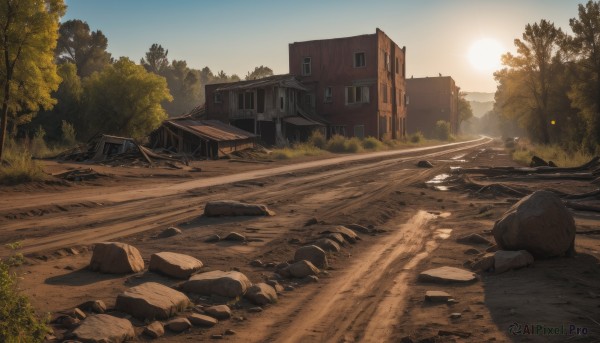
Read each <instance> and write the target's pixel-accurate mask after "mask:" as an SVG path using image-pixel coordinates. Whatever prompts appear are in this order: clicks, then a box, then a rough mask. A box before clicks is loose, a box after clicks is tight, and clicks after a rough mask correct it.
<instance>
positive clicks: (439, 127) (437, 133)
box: [433, 120, 452, 141]
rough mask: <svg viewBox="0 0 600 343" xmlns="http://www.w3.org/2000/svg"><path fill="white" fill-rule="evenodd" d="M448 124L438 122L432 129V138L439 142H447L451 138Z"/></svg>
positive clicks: (441, 121) (443, 121)
mask: <svg viewBox="0 0 600 343" xmlns="http://www.w3.org/2000/svg"><path fill="white" fill-rule="evenodd" d="M451 134H452V133H451V131H450V123H449V122H447V121H445V120H438V121H437V123H435V127H434V128H433V136H434V137H435V138H436V139H439V140H441V141H448V140H450V138H451Z"/></svg>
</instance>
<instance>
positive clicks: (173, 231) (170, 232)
mask: <svg viewBox="0 0 600 343" xmlns="http://www.w3.org/2000/svg"><path fill="white" fill-rule="evenodd" d="M179 234H181V230H180V229H178V228H176V227H173V226H171V227H169V228H167V229H164V230H163V231H162V232H161V233H159V234H158V238H169V237H173V236H176V235H179Z"/></svg>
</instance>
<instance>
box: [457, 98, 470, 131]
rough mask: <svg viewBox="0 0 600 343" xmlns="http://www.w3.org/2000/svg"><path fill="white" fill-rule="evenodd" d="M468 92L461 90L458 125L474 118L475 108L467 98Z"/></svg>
mask: <svg viewBox="0 0 600 343" xmlns="http://www.w3.org/2000/svg"><path fill="white" fill-rule="evenodd" d="M466 96H467V93H465V92H460V93H459V94H458V125H459V127H460V123H462V122H466V121H468V120H469V119H471V118H473V109H472V108H471V103H470V102H469V101H468V100H467V99H466V98H465V97H466Z"/></svg>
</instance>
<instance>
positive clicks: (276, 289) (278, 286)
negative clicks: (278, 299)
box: [267, 280, 283, 293]
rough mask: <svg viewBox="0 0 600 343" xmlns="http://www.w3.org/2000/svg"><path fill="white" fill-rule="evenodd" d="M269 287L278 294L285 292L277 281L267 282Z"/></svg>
mask: <svg viewBox="0 0 600 343" xmlns="http://www.w3.org/2000/svg"><path fill="white" fill-rule="evenodd" d="M267 285H269V286H271V287H273V288H274V289H275V292H276V293H281V292H283V286H282V285H280V284H279V282H277V280H267Z"/></svg>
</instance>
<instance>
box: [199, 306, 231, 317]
mask: <svg viewBox="0 0 600 343" xmlns="http://www.w3.org/2000/svg"><path fill="white" fill-rule="evenodd" d="M203 310H204V313H206V314H207V315H209V316H211V317H213V318H217V319H219V320H224V319H229V318H231V309H230V308H229V306H227V305H215V306H210V307H205V308H203Z"/></svg>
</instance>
